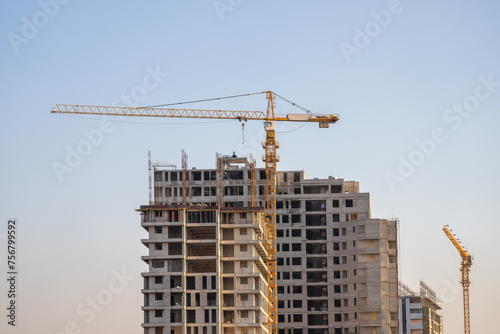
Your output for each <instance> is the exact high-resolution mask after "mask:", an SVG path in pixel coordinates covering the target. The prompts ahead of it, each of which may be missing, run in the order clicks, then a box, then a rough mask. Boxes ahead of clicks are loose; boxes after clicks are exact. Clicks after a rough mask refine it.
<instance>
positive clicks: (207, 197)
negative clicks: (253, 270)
mask: <svg viewBox="0 0 500 334" xmlns="http://www.w3.org/2000/svg"><path fill="white" fill-rule="evenodd" d="M216 166H217V167H216V168H215V169H195V168H193V169H189V170H176V169H171V170H165V169H164V170H162V169H160V168H157V169H156V170H155V171H154V186H153V187H154V188H153V189H154V202H155V203H160V204H181V203H182V201H183V198H182V194H183V189H185V191H184V194H185V195H186V200H187V202H189V203H193V204H205V205H213V206H217V205H219V206H220V207H221V208H238V207H253V206H258V207H264V206H265V203H264V200H265V184H266V183H265V181H266V180H265V178H266V173H265V170H264V169H263V168H255V164H252V163H249V161H248V159H246V158H237V157H234V156H233V157H221V158H219V159H218V160H217V163H216ZM183 180H184V182H183ZM276 193H277V221H276V224H277V247H278V321H279V325H278V328H279V333H280V334H292V333H293V334H351V333H361V334H396V333H397V332H398V295H397V292H398V267H397V263H398V261H397V222H396V221H394V220H385V219H373V218H372V217H371V214H370V198H369V194H368V193H360V192H359V185H358V183H357V182H353V181H344V180H342V179H337V178H334V177H329V178H327V179H305V177H304V172H303V171H281V172H278V178H277V192H276Z"/></svg>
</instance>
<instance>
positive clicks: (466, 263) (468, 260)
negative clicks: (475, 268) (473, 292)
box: [443, 225, 473, 334]
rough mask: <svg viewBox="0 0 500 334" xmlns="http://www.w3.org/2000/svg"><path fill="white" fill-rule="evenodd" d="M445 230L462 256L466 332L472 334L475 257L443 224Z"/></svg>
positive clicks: (461, 269)
mask: <svg viewBox="0 0 500 334" xmlns="http://www.w3.org/2000/svg"><path fill="white" fill-rule="evenodd" d="M443 231H444V233H445V234H446V235H447V236H448V239H450V241H451V242H452V243H453V245H454V246H455V248H456V249H457V250H458V252H459V253H460V255H461V256H462V266H461V267H460V271H461V272H462V282H461V283H462V287H463V290H464V333H465V334H470V309H469V285H470V281H469V271H470V267H471V266H472V259H473V257H472V256H471V255H470V254H469V253H468V252H467V251H466V250H465V249H464V248H463V247H462V245H461V244H460V242H459V241H458V239H456V238H455V237H454V234H452V233H451V230H449V229H448V227H446V225H444V226H443Z"/></svg>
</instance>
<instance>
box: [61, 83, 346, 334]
mask: <svg viewBox="0 0 500 334" xmlns="http://www.w3.org/2000/svg"><path fill="white" fill-rule="evenodd" d="M265 93H266V98H267V112H262V111H233V110H208V109H172V108H157V107H142V108H133V107H105V106H88V105H70V104H57V105H56V106H55V107H54V108H53V109H52V113H64V114H86V115H106V116H140V117H171V118H204V119H235V120H239V121H248V120H260V121H264V129H265V131H266V141H265V142H264V143H263V144H262V147H263V148H264V155H263V157H262V160H263V161H264V163H265V168H266V212H265V221H266V226H267V245H266V246H267V251H268V259H267V268H268V271H269V274H268V322H267V323H268V326H269V334H277V333H278V300H277V294H278V291H277V258H276V174H277V173H276V164H277V162H278V161H279V156H278V155H277V154H276V150H277V149H278V148H279V145H278V143H277V141H276V132H275V122H302V123H304V122H312V123H318V124H319V127H320V128H328V127H329V125H330V124H333V123H336V122H337V121H338V120H339V116H338V115H319V114H311V113H308V114H286V115H280V116H277V115H275V112H274V111H275V98H276V94H275V93H273V92H272V91H266V92H265ZM248 95H252V94H248ZM288 102H290V101H288ZM217 157H219V156H218V155H217ZM219 160H220V159H217V161H219ZM182 167H183V168H182V170H183V177H182V183H183V191H182V202H183V204H186V200H187V198H186V197H187V192H186V188H187V187H186V181H187V155H186V154H185V153H184V152H183V153H182ZM223 168H224V167H223V166H219V162H217V185H218V187H217V188H218V191H217V203H218V205H219V206H221V205H223V203H224V200H223V197H224V191H223V187H220V185H221V184H222V182H223V175H224V174H223ZM252 168H254V169H255V165H254V166H253V167H252ZM252 182H254V180H252Z"/></svg>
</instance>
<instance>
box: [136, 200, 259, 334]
mask: <svg viewBox="0 0 500 334" xmlns="http://www.w3.org/2000/svg"><path fill="white" fill-rule="evenodd" d="M138 211H140V212H141V215H142V226H143V228H144V229H146V230H147V231H148V233H149V237H148V238H147V239H144V240H142V242H143V244H144V245H145V246H146V247H148V250H149V254H148V255H147V256H143V260H144V261H145V262H146V263H147V264H148V265H149V270H148V272H146V273H143V277H144V289H143V291H142V292H143V294H144V306H143V308H142V309H143V311H144V323H143V328H144V333H145V334H160V333H161V334H264V333H267V332H268V330H267V326H265V325H264V324H263V323H264V322H266V321H267V267H266V263H265V261H266V259H267V253H266V249H265V247H264V244H265V236H266V233H265V228H266V227H265V224H264V221H263V219H262V211H261V210H258V209H246V208H231V209H221V210H218V208H216V207H209V206H182V205H145V206H141V208H140V209H139V210H138Z"/></svg>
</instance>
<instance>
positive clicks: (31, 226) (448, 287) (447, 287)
mask: <svg viewBox="0 0 500 334" xmlns="http://www.w3.org/2000/svg"><path fill="white" fill-rule="evenodd" d="M221 3H222V4H225V5H226V7H220V8H225V11H222V12H221V11H219V12H218V11H217V9H216V6H217V5H219V6H222V5H221ZM54 4H56V5H54ZM44 8H45V9H44ZM47 13H50V14H51V15H49V14H47ZM384 13H385V14H386V15H385V16H384ZM387 13H390V14H389V16H387ZM499 14H500V5H499V4H498V2H495V1H479V2H471V1H460V0H459V1H448V0H443V1H440V2H439V3H436V2H435V1H434V2H433V1H426V0H419V1H409V0H407V1H403V0H402V1H399V2H397V1H356V2H353V1H315V2H307V1H273V2H267V1H244V0H243V1H236V0H234V1H228V0H221V1H195V2H194V1H192V2H187V1H186V2H180V1H176V2H173V1H148V2H139V1H107V2H99V3H98V2H91V3H89V2H84V1H77V0H73V1H60V2H56V1H55V0H52V1H51V0H45V1H44V0H42V1H41V2H37V1H24V2H22V3H18V2H3V3H2V4H0V35H1V36H3V37H2V38H1V39H0V48H1V50H2V52H1V53H0V57H1V58H0V59H1V62H0V69H1V73H2V80H1V81H0V91H1V92H2V96H3V98H2V99H1V101H0V110H1V122H0V141H1V143H2V144H1V145H0V156H1V157H2V158H1V160H0V161H1V164H0V180H1V183H0V184H1V187H0V216H1V217H0V219H1V220H2V222H6V220H7V219H8V218H9V217H17V218H18V219H19V221H20V227H19V229H20V231H19V233H20V235H19V238H20V241H19V242H20V245H19V247H20V250H19V252H20V259H21V260H20V261H21V262H20V266H21V267H20V270H19V272H20V297H19V298H20V303H21V305H22V306H21V310H20V317H19V329H20V330H21V331H22V332H30V333H53V334H55V333H60V332H63V331H64V330H65V329H64V328H65V326H67V325H68V324H71V323H75V324H76V325H78V326H79V328H81V329H82V331H83V332H85V333H107V332H108V331H109V330H111V329H113V330H114V331H120V332H122V333H136V332H137V331H139V330H140V328H139V324H140V322H141V321H142V314H141V311H140V305H141V303H142V297H141V294H140V288H141V286H142V280H141V279H140V277H139V274H138V273H140V272H141V271H143V270H144V269H145V265H144V264H143V263H142V261H141V260H140V256H141V255H142V254H145V252H146V249H145V247H143V246H142V244H141V243H140V240H139V239H140V238H144V236H145V233H144V231H142V229H141V228H140V223H139V217H138V215H137V213H136V212H135V211H134V210H135V209H136V208H138V207H139V205H141V204H145V203H146V202H147V199H148V197H147V196H148V194H147V151H148V150H151V151H152V152H153V159H154V160H161V161H165V162H171V163H175V164H177V165H180V151H181V149H184V150H186V151H187V153H188V154H189V164H190V165H191V166H198V167H212V166H213V165H214V160H215V152H221V153H223V154H230V153H232V152H233V151H236V153H237V154H241V155H244V154H248V153H254V155H256V156H257V157H260V155H261V149H260V141H261V139H262V138H261V137H262V135H263V131H262V125H261V124H260V123H259V122H256V123H255V124H253V123H251V122H250V123H249V124H247V126H246V130H245V136H246V138H245V144H242V139H241V136H242V135H241V126H240V125H239V124H238V123H237V122H227V121H221V122H199V121H183V120H168V119H167V120H164V119H129V118H128V119H121V118H116V119H113V120H112V121H113V123H112V125H111V126H110V127H111V128H108V132H107V133H104V132H102V131H101V129H100V128H99V126H100V123H99V122H100V121H101V120H102V118H100V119H97V118H90V117H88V118H77V117H69V116H63V115H54V114H51V113H50V110H51V108H52V107H53V106H54V105H55V104H57V103H68V104H91V105H111V104H117V105H127V104H129V103H133V104H137V105H140V106H145V105H155V104H163V103H172V102H179V101H186V100H196V99H203V98H210V97H220V96H227V95H233V94H242V93H251V92H259V91H263V90H273V91H275V92H277V93H278V94H280V95H282V96H284V97H286V98H288V99H289V100H291V101H293V102H295V103H297V104H300V105H302V106H304V107H307V108H308V109H310V110H313V111H314V112H317V113H335V114H340V116H341V120H340V122H338V123H337V124H335V125H333V126H332V127H330V129H328V130H324V129H318V128H317V127H315V126H313V125H306V126H304V127H302V128H300V129H297V130H295V131H292V132H287V131H291V130H294V129H296V128H297V127H298V126H297V125H296V124H285V125H281V127H280V129H279V130H280V131H282V132H286V133H280V134H279V136H278V140H279V142H280V143H281V148H280V149H279V152H278V153H279V154H280V156H281V163H280V165H279V168H280V169H303V170H305V172H306V176H307V177H328V176H329V175H334V176H337V177H340V178H344V179H346V180H357V181H360V187H361V191H363V192H370V193H371V203H372V214H373V216H374V217H379V218H387V217H393V216H394V217H399V219H400V221H401V250H400V255H401V279H402V280H403V281H404V282H406V283H407V284H408V285H410V286H411V287H413V288H415V289H416V288H417V287H418V280H419V279H423V280H424V281H426V282H427V283H428V284H429V285H430V286H431V287H433V288H434V289H435V290H436V291H437V293H438V296H441V297H442V299H443V308H444V309H443V314H444V316H445V328H446V331H447V332H450V333H452V332H460V331H461V328H462V325H461V324H462V311H461V310H462V303H461V290H460V289H459V287H457V283H456V281H457V280H458V277H459V272H458V271H457V268H458V266H459V259H458V255H457V254H456V251H455V250H454V249H453V248H452V246H451V244H450V243H449V241H448V240H447V239H446V237H445V235H444V234H443V232H442V231H441V227H442V225H443V224H445V223H446V224H450V225H451V226H452V228H453V229H454V231H455V232H456V233H457V235H458V236H460V237H461V240H463V241H464V244H465V245H466V246H468V248H469V249H470V251H471V253H472V254H474V255H475V259H476V262H475V264H474V266H473V268H472V273H471V279H472V282H473V283H472V287H471V289H472V291H471V317H472V330H474V331H478V332H492V331H494V328H495V327H493V326H494V319H495V318H494V317H493V312H494V310H495V307H496V304H494V301H495V300H496V299H498V298H499V297H500V295H499V294H498V292H497V291H496V290H495V289H493V288H492V287H493V286H494V284H495V283H496V281H497V277H498V275H499V270H498V268H496V267H495V266H492V265H491V264H492V263H496V255H497V254H498V252H495V251H494V248H493V247H494V245H495V241H496V239H497V235H498V234H499V233H500V229H499V227H498V224H496V223H495V222H496V220H497V212H496V211H497V210H496V207H497V203H498V199H499V196H500V190H499V189H500V184H499V183H500V182H499V178H498V173H497V171H498V170H499V164H500V159H499V158H500V157H499V150H498V147H499V144H500V133H499V131H498V129H497V124H498V122H499V120H500V116H499V114H498V107H499V105H500V86H499V84H498V82H500V63H499V62H498V59H499V56H500V43H498V40H499V34H500V23H499V20H498V17H499V16H500V15H499ZM376 17H378V18H379V21H377V19H376ZM30 25H32V28H33V27H34V29H31V30H30V29H29V28H30ZM359 31H361V34H362V35H365V37H364V39H363V37H362V36H361V37H360V35H359V34H360V33H359ZM345 45H349V46H350V47H352V48H356V50H357V51H356V52H355V53H352V54H350V56H346V54H345V52H343V51H342V48H341V47H342V46H344V49H345ZM352 48H351V49H350V50H353V49H352ZM151 73H155V75H152V74H151ZM485 82H487V84H485ZM488 82H489V84H488ZM145 83H146V84H145ZM153 86H154V87H153ZM478 94H479V95H478ZM125 96H130V97H129V98H128V102H127V98H126V97H125ZM134 97H135V98H134ZM457 106H458V107H457ZM199 107H206V108H215V109H219V108H221V109H236V110H264V109H265V107H266V101H265V98H264V97H263V96H256V97H251V98H240V99H237V100H227V101H219V102H216V103H206V104H202V105H199ZM277 108H278V111H279V112H286V113H296V112H300V111H299V110H297V109H294V108H293V107H291V106H290V105H286V104H285V103H283V102H282V101H278V104H277ZM457 108H462V109H461V110H462V113H459V112H458V111H457V110H459V109H457ZM466 108H468V109H466ZM452 117H453V118H452ZM457 117H458V118H457ZM458 122H460V123H458ZM96 131H101V134H102V138H101V137H99V136H97V137H94V138H95V140H96V143H97V144H95V145H92V146H90V147H84V144H82V143H83V142H85V141H87V137H86V135H85V133H87V134H88V133H93V134H96ZM436 131H437V132H436ZM436 133H439V134H440V135H439V136H436V135H435V134H436ZM433 134H434V135H433ZM98 139H99V140H98ZM429 141H431V142H429ZM417 142H418V143H420V144H417ZM82 145H83V146H82ZM419 145H420V146H419ZM422 145H423V146H422ZM425 145H427V146H425ZM422 147H424V148H422ZM79 148H80V149H82V150H84V149H85V148H87V151H88V154H87V155H86V156H84V157H83V158H82V159H81V161H76V162H74V167H69V168H70V169H71V172H66V173H64V174H62V175H60V178H58V176H57V173H56V172H55V171H54V165H55V164H56V165H57V163H59V164H63V165H67V163H66V158H67V155H68V152H70V151H71V150H78V149H79ZM426 150H427V151H426ZM403 161H407V163H406V165H407V164H408V163H409V164H410V166H411V167H410V168H409V169H408V167H407V172H406V173H404V167H401V165H404V164H405V162H403ZM412 161H413V162H412ZM401 168H403V169H401ZM398 169H399V170H400V171H401V170H403V173H399V172H398ZM401 174H404V175H403V176H402V175H401ZM394 176H396V178H394ZM388 178H389V180H392V181H389V182H388ZM60 179H62V180H60ZM2 233H5V224H2V227H1V228H0V241H1V242H2V245H4V244H5V239H1V238H2ZM1 247H2V250H1V251H0V254H4V252H5V250H4V249H3V248H4V247H3V246H1ZM2 256H5V255H2ZM122 268H124V270H125V271H126V272H127V273H129V274H130V275H131V276H134V275H135V276H134V277H135V279H131V280H130V281H126V283H127V284H126V286H125V285H124V286H123V289H122V290H121V291H120V292H119V293H117V294H114V295H113V299H112V301H110V302H109V304H106V305H104V307H103V309H102V310H101V311H99V312H98V311H96V316H95V318H92V320H89V318H88V317H86V316H82V315H80V314H78V311H77V310H78V307H79V306H80V305H81V303H84V304H85V302H86V301H87V298H92V297H95V296H97V295H98V294H99V292H100V291H102V290H103V289H106V287H107V286H108V284H109V282H110V281H111V280H113V277H115V276H114V275H115V274H116V272H115V271H121V270H122ZM113 270H115V271H113ZM2 284H5V283H2ZM0 287H2V289H4V285H0ZM2 298H4V297H2ZM4 302H6V301H2V303H4ZM87 320H88V322H87ZM0 326H2V327H1V328H4V326H6V325H5V324H4V323H2V324H1V325H0ZM70 326H71V325H70ZM9 330H11V329H9Z"/></svg>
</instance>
